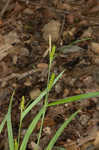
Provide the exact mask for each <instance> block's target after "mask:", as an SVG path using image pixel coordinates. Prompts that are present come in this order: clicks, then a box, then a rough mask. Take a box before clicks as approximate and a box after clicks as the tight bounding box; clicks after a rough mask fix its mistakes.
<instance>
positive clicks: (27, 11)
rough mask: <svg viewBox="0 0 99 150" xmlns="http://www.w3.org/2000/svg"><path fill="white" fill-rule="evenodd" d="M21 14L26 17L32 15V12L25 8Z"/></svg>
mask: <svg viewBox="0 0 99 150" xmlns="http://www.w3.org/2000/svg"><path fill="white" fill-rule="evenodd" d="M23 13H24V14H26V15H32V14H33V10H32V9H30V8H26V9H24V11H23Z"/></svg>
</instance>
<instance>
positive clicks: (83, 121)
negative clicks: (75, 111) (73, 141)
mask: <svg viewBox="0 0 99 150" xmlns="http://www.w3.org/2000/svg"><path fill="white" fill-rule="evenodd" d="M89 119H90V117H89V116H87V115H81V116H80V119H79V120H80V123H81V124H82V125H84V126H87V122H88V120H89Z"/></svg>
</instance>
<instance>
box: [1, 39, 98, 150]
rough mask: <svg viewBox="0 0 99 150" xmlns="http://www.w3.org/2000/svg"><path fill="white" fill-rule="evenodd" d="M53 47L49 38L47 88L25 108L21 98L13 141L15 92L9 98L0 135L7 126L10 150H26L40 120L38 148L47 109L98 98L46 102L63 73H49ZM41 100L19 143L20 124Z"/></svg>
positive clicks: (95, 93) (90, 95)
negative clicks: (12, 113) (18, 118)
mask: <svg viewBox="0 0 99 150" xmlns="http://www.w3.org/2000/svg"><path fill="white" fill-rule="evenodd" d="M55 50H56V47H55V46H53V47H52V46H51V37H50V38H49V68H48V79H47V87H46V89H45V90H44V91H42V92H41V94H40V95H39V96H38V97H37V98H36V99H35V100H34V101H31V103H30V104H29V105H28V106H27V107H25V106H24V103H25V102H24V101H25V97H24V96H23V97H22V100H21V104H20V123H19V132H18V137H17V139H14V136H13V129H12V121H11V108H12V102H13V96H14V94H15V91H14V92H13V94H12V96H11V98H10V104H9V107H8V112H7V114H6V115H5V117H4V119H3V121H2V122H1V124H0V133H1V132H2V130H3V128H4V125H5V124H7V131H8V143H9V149H10V150H26V148H27V144H28V142H29V138H30V136H31V134H33V131H34V129H35V128H36V126H37V123H38V121H39V120H40V119H41V125H40V131H39V135H38V141H37V147H39V142H40V138H41V134H42V129H43V122H44V118H45V114H46V110H47V109H48V107H55V106H56V105H59V104H65V103H70V102H74V101H78V100H83V99H88V98H92V97H96V96H99V92H92V93H87V94H80V95H76V96H71V97H66V98H64V99H59V100H56V101H55V102H51V103H50V102H48V96H49V92H50V91H51V89H52V88H53V86H54V85H55V84H56V83H57V81H58V80H59V79H60V78H61V77H62V75H63V73H64V71H63V72H61V73H60V74H59V75H58V76H57V77H55V74H54V73H51V66H52V63H53V61H54V56H55ZM42 98H43V99H44V104H43V106H42V108H41V109H40V110H39V112H38V113H37V114H36V116H35V117H34V118H33V120H32V121H31V123H30V124H29V126H28V128H27V130H26V133H25V135H24V137H23V139H22V142H21V143H20V137H21V128H22V122H23V120H24V118H25V117H26V115H27V114H28V113H29V112H30V110H31V109H33V107H34V106H36V105H37V104H38V103H39V102H40V101H41V100H42ZM79 112H80V110H77V111H76V112H75V113H73V114H72V115H71V116H70V117H69V118H68V119H66V120H65V121H64V123H63V124H62V125H61V127H60V128H59V129H58V130H57V132H56V133H55V135H54V136H53V138H52V139H51V140H50V141H49V144H48V145H47V146H46V147H45V149H44V150H52V149H53V147H54V145H55V143H56V141H57V139H58V138H59V136H60V135H61V134H62V132H63V130H64V128H66V127H67V126H68V124H69V123H70V122H71V121H72V120H73V119H74V118H75V117H76V115H77V114H78V113H79ZM37 147H35V150H38V148H37ZM58 150H63V148H59V147H58Z"/></svg>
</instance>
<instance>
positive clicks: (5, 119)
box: [0, 115, 7, 133]
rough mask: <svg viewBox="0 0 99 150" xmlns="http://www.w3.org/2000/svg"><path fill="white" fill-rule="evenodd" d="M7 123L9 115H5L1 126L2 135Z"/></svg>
mask: <svg viewBox="0 0 99 150" xmlns="http://www.w3.org/2000/svg"><path fill="white" fill-rule="evenodd" d="M6 121H7V115H5V117H4V119H3V121H2V122H1V124H0V133H1V132H2V130H3V127H4V125H5V123H6Z"/></svg>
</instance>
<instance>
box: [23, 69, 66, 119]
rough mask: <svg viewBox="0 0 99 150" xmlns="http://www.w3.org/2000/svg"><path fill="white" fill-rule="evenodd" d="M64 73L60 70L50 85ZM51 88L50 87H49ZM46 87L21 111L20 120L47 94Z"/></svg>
mask: <svg viewBox="0 0 99 150" xmlns="http://www.w3.org/2000/svg"><path fill="white" fill-rule="evenodd" d="M63 73H64V71H62V72H61V73H60V74H59V75H58V76H57V77H56V78H55V80H54V81H53V85H52V87H53V86H54V85H55V84H56V82H57V81H58V80H59V79H60V77H61V76H62V74H63ZM50 90H51V89H50ZM47 92H48V89H45V90H44V91H43V92H42V93H41V94H40V96H39V97H37V98H36V99H35V100H34V101H33V102H32V103H31V104H30V105H29V106H28V107H27V108H26V109H25V110H24V111H23V112H22V120H23V119H24V117H25V116H26V115H27V114H28V113H29V111H30V110H31V109H32V108H33V107H34V106H35V105H36V104H37V103H39V102H40V100H41V99H42V98H43V97H44V96H45V95H46V94H47Z"/></svg>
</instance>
